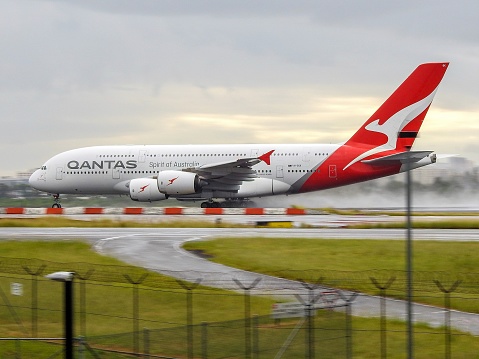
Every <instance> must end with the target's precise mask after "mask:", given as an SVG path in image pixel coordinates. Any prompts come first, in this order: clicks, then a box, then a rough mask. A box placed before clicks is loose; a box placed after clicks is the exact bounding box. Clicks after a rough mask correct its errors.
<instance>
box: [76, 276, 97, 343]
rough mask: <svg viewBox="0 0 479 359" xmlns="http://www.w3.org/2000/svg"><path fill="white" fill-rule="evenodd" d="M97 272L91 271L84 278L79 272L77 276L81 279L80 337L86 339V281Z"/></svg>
mask: <svg viewBox="0 0 479 359" xmlns="http://www.w3.org/2000/svg"><path fill="white" fill-rule="evenodd" d="M94 271H95V270H94V269H90V270H89V271H88V272H87V273H86V274H85V275H84V276H82V275H80V274H79V273H78V272H77V273H75V276H76V277H77V278H78V279H80V335H81V336H83V337H86V281H87V280H88V279H89V278H90V277H91V275H92V274H93V272H94Z"/></svg>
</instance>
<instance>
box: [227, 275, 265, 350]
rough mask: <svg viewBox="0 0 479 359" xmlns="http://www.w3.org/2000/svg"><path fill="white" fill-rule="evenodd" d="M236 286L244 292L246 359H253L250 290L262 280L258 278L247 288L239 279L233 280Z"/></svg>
mask: <svg viewBox="0 0 479 359" xmlns="http://www.w3.org/2000/svg"><path fill="white" fill-rule="evenodd" d="M233 281H234V282H235V283H236V285H237V286H238V287H240V288H242V289H243V290H244V322H245V324H244V353H245V358H247V359H249V358H251V297H250V290H251V289H253V288H254V287H256V286H257V285H258V283H259V282H260V281H261V278H256V279H255V280H254V281H253V283H251V285H250V286H248V287H247V286H245V285H244V284H243V283H241V282H240V281H239V280H238V279H236V278H233Z"/></svg>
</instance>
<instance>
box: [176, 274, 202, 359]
mask: <svg viewBox="0 0 479 359" xmlns="http://www.w3.org/2000/svg"><path fill="white" fill-rule="evenodd" d="M176 282H177V283H178V284H179V285H180V286H182V287H183V289H185V290H186V341H187V345H188V359H193V297H192V296H193V289H195V288H196V287H197V286H198V285H199V284H200V282H201V279H199V278H198V279H197V280H196V282H195V283H193V284H192V285H190V286H187V285H186V282H183V281H182V280H179V279H177V280H176Z"/></svg>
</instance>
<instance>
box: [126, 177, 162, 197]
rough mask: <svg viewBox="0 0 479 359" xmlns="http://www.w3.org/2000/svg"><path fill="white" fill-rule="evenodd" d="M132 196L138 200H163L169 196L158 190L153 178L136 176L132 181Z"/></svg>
mask: <svg viewBox="0 0 479 359" xmlns="http://www.w3.org/2000/svg"><path fill="white" fill-rule="evenodd" d="M130 198H131V199H132V200H133V201H138V202H152V201H162V200H165V199H167V198H168V196H167V195H166V194H164V193H161V192H160V191H159V190H158V185H157V182H156V180H155V179H153V178H135V179H132V180H131V181H130Z"/></svg>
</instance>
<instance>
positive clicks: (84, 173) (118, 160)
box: [30, 144, 339, 198]
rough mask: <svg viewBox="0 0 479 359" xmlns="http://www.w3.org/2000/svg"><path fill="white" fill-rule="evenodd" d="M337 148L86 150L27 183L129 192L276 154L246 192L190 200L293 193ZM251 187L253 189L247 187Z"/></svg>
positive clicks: (65, 190) (65, 156)
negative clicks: (168, 175)
mask: <svg viewBox="0 0 479 359" xmlns="http://www.w3.org/2000/svg"><path fill="white" fill-rule="evenodd" d="M338 147H339V145H320V144H312V145H294V144H288V145H284V144H283V145H276V144H268V145H264V144H263V145H181V146H180V145H126V146H95V147H85V148H80V149H75V150H71V151H66V152H63V153H60V154H58V155H56V156H54V157H52V158H51V159H49V160H48V161H47V162H46V163H45V164H44V165H43V166H42V168H41V169H39V170H37V171H35V173H34V174H33V175H32V176H31V178H30V184H31V185H32V186H33V187H34V188H36V189H39V190H41V191H45V192H49V193H61V194H128V193H129V182H130V181H131V180H132V179H135V178H155V176H157V175H158V173H159V172H162V171H167V170H177V171H181V170H184V169H187V168H193V167H199V166H204V165H208V164H213V163H215V164H217V163H221V162H229V161H234V160H236V159H238V158H245V157H251V158H256V157H258V156H260V155H261V154H263V153H265V152H268V151H270V150H274V152H273V154H272V155H271V162H270V164H267V163H265V162H260V163H258V164H256V165H255V166H254V167H253V169H254V171H255V172H256V176H257V177H258V180H259V181H257V180H255V181H253V182H245V183H243V184H242V185H241V187H242V188H243V189H244V190H246V192H245V191H243V192H242V191H241V190H240V191H239V193H236V194H232V193H227V194H225V193H221V190H215V191H213V192H212V193H201V194H199V195H198V194H195V195H193V197H202V198H211V197H231V198H235V197H238V198H244V197H253V196H267V195H274V194H280V193H297V192H298V189H299V188H298V189H297V188H296V187H295V186H294V184H295V183H297V182H298V181H299V182H300V181H301V179H303V178H307V177H309V175H310V174H311V173H312V172H313V171H315V170H317V169H318V167H319V166H320V164H321V163H322V162H323V161H324V160H325V159H326V158H327V157H328V156H329V155H330V154H331V153H333V152H334V151H335V150H336V149H337V148H338ZM261 179H268V180H269V181H268V182H266V181H262V180H261ZM253 183H254V186H252V185H253ZM269 183H270V184H269ZM262 184H264V185H262ZM249 187H255V189H254V190H253V189H248V188H249ZM177 197H185V198H188V197H191V196H188V195H186V196H177Z"/></svg>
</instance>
